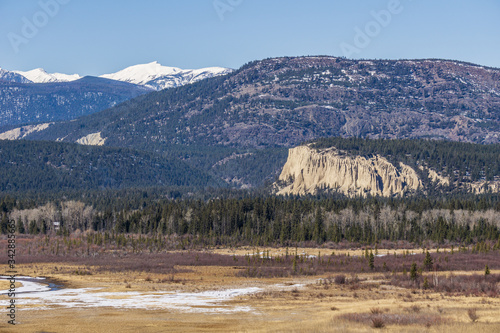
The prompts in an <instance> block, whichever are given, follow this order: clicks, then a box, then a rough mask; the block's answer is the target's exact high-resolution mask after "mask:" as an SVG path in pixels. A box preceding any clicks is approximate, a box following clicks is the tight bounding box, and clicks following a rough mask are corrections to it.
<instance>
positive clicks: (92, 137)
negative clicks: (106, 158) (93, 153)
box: [76, 132, 106, 146]
mask: <svg viewBox="0 0 500 333" xmlns="http://www.w3.org/2000/svg"><path fill="white" fill-rule="evenodd" d="M105 142H106V138H103V137H101V132H98V133H92V134H89V135H87V136H84V137H82V138H80V139H78V140H76V143H79V144H81V145H86V146H104V143H105Z"/></svg>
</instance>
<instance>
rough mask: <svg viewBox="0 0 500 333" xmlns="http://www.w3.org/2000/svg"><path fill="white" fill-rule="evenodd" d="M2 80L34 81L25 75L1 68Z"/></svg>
mask: <svg viewBox="0 0 500 333" xmlns="http://www.w3.org/2000/svg"><path fill="white" fill-rule="evenodd" d="M0 81H7V82H16V83H32V82H31V81H30V80H28V79H27V78H25V77H24V76H22V75H20V74H17V73H15V72H11V71H8V70H5V69H2V68H0Z"/></svg>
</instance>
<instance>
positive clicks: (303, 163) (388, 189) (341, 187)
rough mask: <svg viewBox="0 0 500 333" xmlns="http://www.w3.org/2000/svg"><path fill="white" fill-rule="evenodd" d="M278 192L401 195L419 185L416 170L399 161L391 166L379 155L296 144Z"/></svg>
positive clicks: (289, 156) (291, 150) (278, 185)
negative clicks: (366, 154) (351, 152)
mask: <svg viewBox="0 0 500 333" xmlns="http://www.w3.org/2000/svg"><path fill="white" fill-rule="evenodd" d="M276 187H277V189H278V191H277V192H278V194H295V195H303V194H315V193H317V191H318V190H330V191H337V192H340V193H343V194H345V195H348V196H357V195H361V196H367V195H372V196H376V195H379V196H385V197H388V196H394V195H398V196H402V195H404V194H406V193H411V192H414V191H416V190H417V189H419V188H420V187H422V182H421V181H420V179H419V177H418V175H417V173H416V172H415V170H413V169H412V168H411V167H409V166H407V165H405V164H403V163H400V164H399V166H397V167H396V166H394V165H393V164H392V163H390V162H389V161H388V160H387V159H385V158H384V157H381V156H374V157H370V158H367V157H364V156H351V155H347V154H346V153H344V152H342V151H339V150H337V149H335V148H329V149H325V150H316V149H313V148H311V147H310V146H299V147H296V148H292V149H290V150H289V155H288V160H287V162H286V164H285V166H284V167H283V170H282V172H281V174H280V176H279V182H278V183H276Z"/></svg>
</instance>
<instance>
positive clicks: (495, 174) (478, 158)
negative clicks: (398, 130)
mask: <svg viewBox="0 0 500 333" xmlns="http://www.w3.org/2000/svg"><path fill="white" fill-rule="evenodd" d="M312 147H313V148H317V149H324V148H330V147H335V148H337V149H340V150H343V151H345V152H348V153H350V154H352V155H362V156H373V155H381V156H384V157H385V158H387V159H389V160H390V161H391V162H394V164H395V165H397V163H396V162H403V163H405V164H407V165H410V166H411V167H413V168H414V169H415V170H416V171H418V168H419V166H425V167H429V168H431V169H433V170H434V171H437V172H439V173H441V174H442V175H443V176H446V177H449V178H450V180H451V181H452V182H457V181H458V182H461V181H464V180H471V181H477V180H490V181H491V180H495V179H498V178H499V177H500V145H498V144H494V145H477V144H471V143H463V142H453V141H441V140H440V141H437V140H408V139H406V140H385V139H378V140H366V139H361V138H338V137H337V138H320V139H317V140H314V141H312Z"/></svg>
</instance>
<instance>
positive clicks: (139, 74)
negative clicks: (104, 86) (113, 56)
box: [100, 61, 181, 85]
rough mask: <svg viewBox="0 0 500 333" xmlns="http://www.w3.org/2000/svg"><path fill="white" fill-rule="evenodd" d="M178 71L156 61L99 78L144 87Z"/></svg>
mask: <svg viewBox="0 0 500 333" xmlns="http://www.w3.org/2000/svg"><path fill="white" fill-rule="evenodd" d="M180 71H181V69H180V68H176V67H167V66H162V65H161V64H160V63H159V62H158V61H153V62H150V63H148V64H141V65H135V66H130V67H127V68H125V69H122V70H121V71H118V72H116V73H112V74H104V75H101V76H100V77H103V78H105V79H111V80H118V81H124V82H130V83H134V84H141V85H145V84H146V83H148V82H149V81H152V80H155V79H157V78H159V77H161V76H165V75H174V74H176V73H178V72H180Z"/></svg>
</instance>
